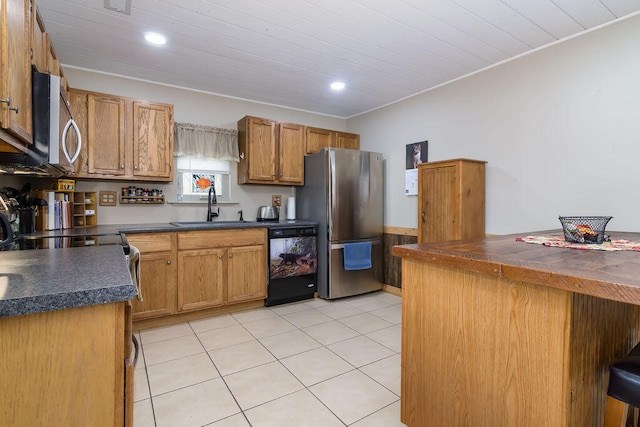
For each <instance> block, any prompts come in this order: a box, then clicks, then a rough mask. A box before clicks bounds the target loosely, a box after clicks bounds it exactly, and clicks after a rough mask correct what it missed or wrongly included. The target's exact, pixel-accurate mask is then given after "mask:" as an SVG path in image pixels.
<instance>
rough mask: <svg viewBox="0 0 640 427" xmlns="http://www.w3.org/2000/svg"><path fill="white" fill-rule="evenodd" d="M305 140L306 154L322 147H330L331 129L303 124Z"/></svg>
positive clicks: (315, 151)
mask: <svg viewBox="0 0 640 427" xmlns="http://www.w3.org/2000/svg"><path fill="white" fill-rule="evenodd" d="M304 133H305V140H306V149H307V152H306V153H307V154H313V153H317V152H318V151H320V150H321V149H323V148H324V147H331V139H332V138H333V131H331V130H329V129H320V128H313V127H310V126H305V132H304Z"/></svg>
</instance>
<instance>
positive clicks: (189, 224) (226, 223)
mask: <svg viewBox="0 0 640 427" xmlns="http://www.w3.org/2000/svg"><path fill="white" fill-rule="evenodd" d="M253 223H254V221H180V222H170V223H169V224H171V225H175V226H176V227H203V228H204V227H215V225H216V224H218V225H224V226H230V225H242V224H253Z"/></svg>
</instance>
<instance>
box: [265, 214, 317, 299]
mask: <svg viewBox="0 0 640 427" xmlns="http://www.w3.org/2000/svg"><path fill="white" fill-rule="evenodd" d="M317 236H318V226H317V225H295V224H293V223H279V224H270V225H269V284H268V286H267V299H266V300H265V305H266V306H272V305H277V304H284V303H287V302H293V301H300V300H304V299H308V298H313V297H314V294H315V292H317V290H318V281H317V277H318V275H317V272H318V252H317V245H316V239H317Z"/></svg>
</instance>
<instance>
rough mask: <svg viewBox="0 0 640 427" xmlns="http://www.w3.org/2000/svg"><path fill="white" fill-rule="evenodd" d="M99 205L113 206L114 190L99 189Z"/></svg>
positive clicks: (114, 199)
mask: <svg viewBox="0 0 640 427" xmlns="http://www.w3.org/2000/svg"><path fill="white" fill-rule="evenodd" d="M98 204H99V205H100V206H115V205H116V192H115V191H101V192H100V199H98Z"/></svg>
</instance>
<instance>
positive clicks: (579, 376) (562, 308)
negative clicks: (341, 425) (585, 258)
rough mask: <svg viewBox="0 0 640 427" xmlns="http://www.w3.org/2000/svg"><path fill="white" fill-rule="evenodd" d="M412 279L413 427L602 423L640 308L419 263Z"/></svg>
mask: <svg viewBox="0 0 640 427" xmlns="http://www.w3.org/2000/svg"><path fill="white" fill-rule="evenodd" d="M426 278H428V279H426ZM403 280H404V285H403V299H402V303H403V310H402V315H403V318H402V320H403V323H402V330H403V341H402V346H403V347H402V366H403V371H402V419H403V422H404V423H405V424H407V425H408V426H409V427H420V426H436V427H437V426H463V425H475V426H532V427H533V426H536V427H537V426H550V427H551V426H575V427H584V426H594V427H596V426H599V425H601V423H602V419H603V408H604V397H605V390H606V387H605V384H606V378H607V376H606V369H607V366H608V363H609V362H610V361H611V360H612V359H613V358H614V357H615V356H621V355H623V354H626V352H627V351H628V350H629V349H630V348H631V347H632V346H633V344H635V342H637V340H638V339H639V338H640V336H639V331H640V329H639V325H640V308H639V307H637V306H632V305H627V304H622V303H618V302H613V301H607V300H603V299H599V298H594V297H590V296H584V295H578V294H574V293H571V292H567V291H564V290H559V289H554V288H549V287H545V286H539V285H536V284H530V283H524V282H518V281H513V280H509V279H503V278H499V277H494V276H488V275H483V274H479V273H473V272H468V271H462V270H458V269H453V268H448V267H441V266H438V265H434V264H429V263H422V262H420V261H416V260H409V259H404V260H403Z"/></svg>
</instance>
